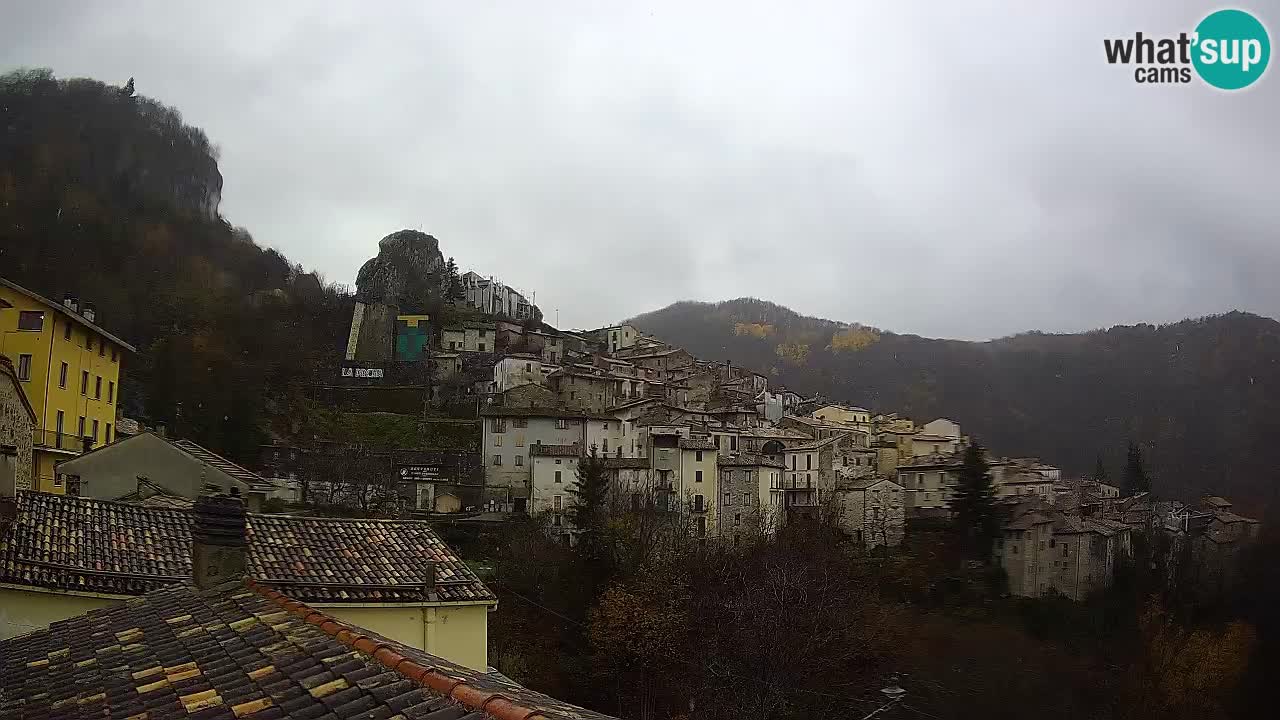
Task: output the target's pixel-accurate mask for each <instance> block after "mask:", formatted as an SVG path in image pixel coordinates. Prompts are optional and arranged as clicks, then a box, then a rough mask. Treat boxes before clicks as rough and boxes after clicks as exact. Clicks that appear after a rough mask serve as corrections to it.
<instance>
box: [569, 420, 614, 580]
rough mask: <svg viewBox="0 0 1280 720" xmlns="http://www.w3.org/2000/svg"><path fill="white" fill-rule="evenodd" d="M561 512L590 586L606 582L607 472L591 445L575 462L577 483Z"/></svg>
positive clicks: (609, 558) (608, 569) (609, 564)
mask: <svg viewBox="0 0 1280 720" xmlns="http://www.w3.org/2000/svg"><path fill="white" fill-rule="evenodd" d="M569 496H570V497H569V506H568V508H567V509H566V512H565V515H566V517H568V519H569V522H570V523H572V524H573V527H574V530H575V533H576V534H577V548H578V555H579V557H580V558H581V559H582V562H583V565H584V567H585V570H586V572H587V576H588V578H590V580H591V582H592V583H593V585H594V587H592V588H591V591H592V596H593V597H594V595H595V590H596V589H597V588H602V587H604V585H605V584H606V583H607V582H608V579H609V575H610V572H611V567H612V565H613V563H612V558H613V553H612V550H611V545H610V541H609V527H608V526H609V508H608V503H609V475H608V473H607V472H606V471H605V462H604V458H603V457H601V455H600V453H599V450H598V449H597V448H596V446H595V445H592V446H591V449H590V450H589V451H588V452H587V455H586V456H585V457H583V458H582V459H581V460H579V461H578V470H577V483H575V484H574V485H573V486H572V487H570V488H569Z"/></svg>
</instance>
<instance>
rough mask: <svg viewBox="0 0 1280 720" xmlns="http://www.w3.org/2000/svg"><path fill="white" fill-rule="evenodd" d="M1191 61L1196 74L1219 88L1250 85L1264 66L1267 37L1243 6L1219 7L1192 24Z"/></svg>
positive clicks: (1267, 55) (1268, 49) (1267, 57)
mask: <svg viewBox="0 0 1280 720" xmlns="http://www.w3.org/2000/svg"><path fill="white" fill-rule="evenodd" d="M1195 42H1196V46H1195V50H1194V52H1193V55H1192V58H1191V62H1192V64H1193V65H1195V67H1196V72H1197V73H1199V74H1200V78H1201V79H1202V80H1204V81H1205V82H1207V83H1209V84H1210V85H1212V86H1214V87H1216V88H1220V89H1222V90H1239V89H1240V88H1245V87H1248V86H1250V85H1252V84H1253V83H1254V82H1255V81H1257V79H1258V78H1260V77H1262V73H1264V72H1266V70H1267V61H1269V60H1270V59H1271V38H1270V37H1268V36H1267V29H1266V28H1265V27H1263V26H1262V23H1261V22H1259V21H1258V19H1257V18H1255V17H1254V16H1252V15H1250V14H1249V13H1247V12H1245V11H1243V10H1219V11H1217V12H1215V13H1211V14H1210V15H1208V16H1206V17H1205V19H1203V20H1201V21H1200V24H1199V25H1197V26H1196V41H1195Z"/></svg>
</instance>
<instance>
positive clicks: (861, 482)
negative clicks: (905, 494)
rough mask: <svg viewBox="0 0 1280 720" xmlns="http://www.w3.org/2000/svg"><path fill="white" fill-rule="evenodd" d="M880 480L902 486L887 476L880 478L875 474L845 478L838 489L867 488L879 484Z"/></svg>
mask: <svg viewBox="0 0 1280 720" xmlns="http://www.w3.org/2000/svg"><path fill="white" fill-rule="evenodd" d="M882 482H884V483H889V484H890V485H893V486H895V487H902V486H901V485H898V483H896V482H894V481H892V480H889V479H887V478H882V477H876V476H874V475H872V476H870V477H862V478H854V479H852V480H846V481H844V482H842V483H840V488H839V489H841V490H866V489H868V488H870V487H872V486H873V485H879V484H880V483H882Z"/></svg>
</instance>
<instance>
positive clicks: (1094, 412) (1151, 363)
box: [630, 298, 1280, 507]
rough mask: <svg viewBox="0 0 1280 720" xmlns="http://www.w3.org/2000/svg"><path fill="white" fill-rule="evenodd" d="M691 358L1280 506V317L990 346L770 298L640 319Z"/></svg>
mask: <svg viewBox="0 0 1280 720" xmlns="http://www.w3.org/2000/svg"><path fill="white" fill-rule="evenodd" d="M630 322H632V323H633V324H634V325H636V327H638V328H640V329H641V330H643V331H645V332H649V333H652V334H653V335H655V336H657V337H658V338H660V339H662V340H665V341H667V342H671V343H673V344H676V345H679V346H681V347H684V348H686V349H687V350H689V351H690V352H692V353H693V354H694V355H696V356H698V357H700V358H703V359H706V360H716V361H725V360H729V361H733V362H734V363H736V364H741V365H744V366H746V367H751V368H752V369H754V370H757V371H759V372H764V373H766V374H768V375H769V376H770V378H771V379H772V381H773V382H774V383H777V384H783V385H786V386H788V387H790V388H792V389H795V390H797V391H800V392H802V393H805V394H810V393H818V392H820V393H822V394H823V395H824V396H826V397H829V398H831V399H833V400H837V401H845V402H850V403H854V404H858V405H863V406H866V407H870V408H872V409H875V410H878V411H889V412H892V411H896V412H903V413H906V414H908V415H910V416H912V417H916V418H917V419H920V420H928V419H931V418H932V417H941V416H946V417H951V418H953V419H955V420H957V421H959V422H960V423H961V425H962V427H964V428H965V431H966V432H971V433H972V434H974V435H975V436H976V437H978V438H979V439H981V440H982V441H983V442H984V443H986V444H988V445H989V446H991V447H992V448H993V450H994V451H995V452H997V453H1000V454H1010V455H1037V456H1040V457H1043V458H1044V459H1046V460H1048V461H1050V462H1053V463H1055V464H1059V465H1061V466H1062V467H1063V468H1064V471H1065V472H1067V473H1069V474H1073V475H1080V474H1084V473H1086V472H1091V471H1092V470H1093V467H1094V465H1095V463H1096V461H1097V459H1098V458H1099V457H1101V458H1102V459H1103V462H1104V466H1106V467H1107V468H1108V469H1109V471H1110V475H1111V477H1112V478H1118V477H1119V475H1120V470H1121V460H1122V459H1123V455H1124V451H1125V448H1126V447H1127V444H1128V443H1129V442H1136V443H1140V444H1142V445H1143V447H1144V448H1145V449H1146V451H1147V452H1148V454H1149V456H1150V459H1151V463H1152V465H1153V471H1154V472H1155V473H1156V475H1157V476H1158V477H1157V489H1158V490H1160V491H1163V492H1165V493H1167V494H1170V495H1181V496H1186V495H1192V494H1196V493H1199V492H1209V491H1212V492H1218V493H1224V494H1233V495H1236V496H1238V497H1239V499H1241V500H1245V501H1247V502H1249V503H1251V504H1253V506H1254V507H1257V506H1260V505H1269V504H1274V502H1275V500H1276V494H1277V482H1276V480H1275V471H1274V470H1273V469H1271V467H1270V463H1269V462H1268V461H1267V460H1266V458H1267V457H1268V455H1269V452H1270V438H1271V437H1274V436H1275V434H1276V433H1277V432H1280V420H1277V418H1280V392H1277V391H1280V322H1277V321H1276V320H1274V319H1271V318H1267V317H1264V316H1261V315H1257V314H1254V313H1249V312H1244V311H1238V310H1237V311H1230V312H1227V313H1223V314H1221V315H1208V316H1204V317H1201V318H1190V319H1186V320H1181V321H1179V322H1175V323H1166V324H1162V325H1152V324H1146V323H1140V324H1136V325H1115V326H1112V327H1109V328H1100V329H1096V330H1090V331H1087V332H1082V333H1046V332H1042V331H1027V332H1024V333H1018V334H1016V335H1010V336H1005V337H1002V338H994V339H991V340H982V341H975V340H953V339H946V338H925V337H922V336H919V335H911V334H898V333H894V332H892V331H889V330H882V329H880V328H874V327H870V326H865V325H860V324H858V323H842V322H839V321H834V320H828V319H824V318H815V317H810V316H805V315H802V314H800V313H798V312H796V311H794V310H792V309H790V308H787V307H785V306H782V305H778V304H777V303H773V302H770V301H767V300H760V299H758V298H738V299H735V300H728V301H722V302H719V303H705V302H694V301H682V302H677V303H673V304H671V305H668V306H667V307H665V308H661V309H659V310H656V311H652V312H649V313H644V314H641V315H637V316H635V317H633V318H632V319H631V320H630Z"/></svg>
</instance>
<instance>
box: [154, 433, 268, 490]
mask: <svg viewBox="0 0 1280 720" xmlns="http://www.w3.org/2000/svg"><path fill="white" fill-rule="evenodd" d="M165 439H166V440H168V441H169V444H170V445H173V446H174V447H176V448H178V449H179V450H182V451H183V452H185V453H187V454H188V455H191V456H192V457H194V458H196V459H197V460H199V461H201V462H203V463H205V464H206V465H209V466H211V467H215V468H217V469H219V470H221V471H222V472H224V473H226V474H228V475H230V476H231V477H233V478H235V479H237V480H239V481H241V482H243V483H245V484H247V485H249V486H255V485H256V486H265V487H273V486H274V485H275V483H273V482H271V481H270V480H267V479H266V478H264V477H262V476H261V475H259V474H258V473H256V472H253V471H252V470H246V469H245V468H243V467H240V466H239V465H237V464H235V463H233V462H231V461H230V460H228V459H226V458H224V457H222V456H221V455H219V454H217V453H215V452H213V451H212V450H209V449H207V448H204V447H201V446H200V445H197V444H195V443H193V442H191V441H190V440H172V439H169V438H165Z"/></svg>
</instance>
